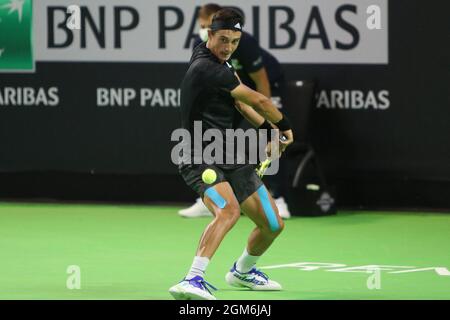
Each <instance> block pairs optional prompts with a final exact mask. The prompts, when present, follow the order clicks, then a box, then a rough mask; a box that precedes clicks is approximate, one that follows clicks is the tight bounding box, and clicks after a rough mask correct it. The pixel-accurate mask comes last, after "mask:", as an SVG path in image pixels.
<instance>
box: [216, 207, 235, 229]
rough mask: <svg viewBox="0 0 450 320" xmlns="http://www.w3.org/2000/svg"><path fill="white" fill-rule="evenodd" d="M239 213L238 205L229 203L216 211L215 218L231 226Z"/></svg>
mask: <svg viewBox="0 0 450 320" xmlns="http://www.w3.org/2000/svg"><path fill="white" fill-rule="evenodd" d="M240 215H241V210H240V208H239V205H236V204H233V203H229V204H227V205H226V206H225V208H223V209H221V210H219V211H218V212H217V213H216V218H217V219H219V220H221V222H223V223H225V224H227V225H229V226H230V227H231V226H233V225H234V224H235V223H236V222H237V221H238V219H239V217H240Z"/></svg>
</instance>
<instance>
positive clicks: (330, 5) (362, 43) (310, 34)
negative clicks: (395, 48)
mask: <svg viewBox="0 0 450 320" xmlns="http://www.w3.org/2000/svg"><path fill="white" fill-rule="evenodd" d="M10 2H12V3H13V4H11V5H10V6H19V3H22V2H23V1H19V0H15V1H6V2H5V3H10ZM28 2H29V1H26V3H28ZM207 2H211V1H209V0H206V1H204V0H200V1H193V0H171V1H165V0H126V1H124V0H38V1H35V3H34V11H35V12H34V20H35V24H34V29H35V30H34V32H35V39H36V49H35V50H36V51H35V53H36V59H37V60H38V61H111V62H113V61H121V62H186V61H188V60H189V57H190V54H191V48H190V46H191V43H192V40H193V38H194V37H195V36H196V34H197V33H198V30H197V28H198V26H197V23H196V15H197V10H198V9H199V7H200V6H201V5H202V4H205V3H207ZM220 4H221V5H223V6H232V7H236V8H238V9H240V10H241V11H242V12H243V13H244V15H245V20H246V23H245V26H244V29H245V30H246V31H247V32H249V33H251V34H253V35H254V36H255V37H256V38H257V39H258V40H259V42H260V44H261V46H262V47H264V48H266V49H268V50H269V51H270V52H271V53H272V54H274V55H275V56H276V57H277V58H278V59H279V60H280V61H281V62H282V63H298V64H305V63H307V64H308V63H332V64H388V62H389V56H388V0H302V1H299V0H279V1H273V0H247V1H240V0H222V1H220ZM28 5H30V4H28ZM68 9H69V13H68ZM24 12H25V11H24ZM6 14H8V11H6ZM15 16H16V18H17V13H16V14H15Z"/></svg>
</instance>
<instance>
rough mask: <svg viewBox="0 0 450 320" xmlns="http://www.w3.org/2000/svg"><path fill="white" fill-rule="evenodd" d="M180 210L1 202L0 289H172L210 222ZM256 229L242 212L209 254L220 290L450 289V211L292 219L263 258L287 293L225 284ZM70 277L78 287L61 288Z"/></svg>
mask: <svg viewBox="0 0 450 320" xmlns="http://www.w3.org/2000/svg"><path fill="white" fill-rule="evenodd" d="M178 209H180V207H175V206H146V205H103V204H54V203H50V204H47V203H11V202H4V203H0V261H1V264H0V299H171V296H170V294H169V293H168V288H169V287H170V286H172V285H173V284H175V283H176V282H178V281H179V280H181V279H182V277H184V275H185V273H186V272H187V270H188V268H189V267H190V264H191V262H192V258H193V255H194V253H195V248H196V245H197V243H198V240H199V237H200V235H201V232H202V231H203V228H204V227H205V226H206V225H207V224H208V222H209V218H199V219H183V218H180V217H179V216H178V215H177V211H178ZM252 228H253V226H252V223H251V221H250V220H249V219H247V218H246V217H242V219H240V220H239V222H238V223H237V225H236V226H235V227H234V228H233V229H232V230H231V232H230V233H229V234H228V236H227V237H226V238H225V240H224V242H223V244H222V245H221V246H220V247H219V250H218V252H217V253H216V255H215V257H214V258H213V259H212V262H211V264H210V266H209V268H208V271H207V274H206V279H207V280H208V281H209V282H211V283H212V284H213V285H215V286H216V287H217V288H218V289H219V291H217V292H216V293H215V295H216V297H217V298H218V299H238V300H240V299H248V300H254V299H258V300H259V299H261V300H265V299H289V300H291V299H300V300H308V299H450V272H449V270H450V254H449V253H450V250H449V246H450V215H448V214H440V213H411V212H401V213H399V212H364V211H363V212H357V211H341V212H340V213H339V214H338V215H337V216H332V217H321V218H304V217H296V218H293V219H290V220H287V222H286V229H285V231H284V233H283V234H282V235H281V236H280V237H279V238H278V240H277V241H276V242H275V244H274V245H273V246H272V247H271V248H270V250H269V251H268V252H267V253H266V255H265V256H263V258H261V260H260V263H259V265H260V266H264V267H268V268H265V269H263V271H264V272H267V274H268V275H269V276H270V277H271V278H273V279H274V280H276V281H279V282H280V283H281V284H282V285H283V286H284V290H283V291H282V292H251V291H248V290H246V289H236V288H233V287H229V286H228V285H227V284H226V283H225V280H224V276H225V273H226V272H227V271H228V269H229V268H230V267H231V265H232V263H233V262H234V260H235V259H236V258H237V257H238V256H239V255H240V254H241V252H242V250H243V248H244V245H245V243H246V238H247V235H248V234H249V232H250V230H251V229H252ZM283 265H289V266H283ZM70 266H76V267H75V269H76V271H73V270H75V269H72V268H73V267H70ZM363 266H366V267H363ZM367 266H373V267H367ZM358 267H359V268H358ZM77 268H78V269H77ZM367 269H370V270H372V271H369V272H367ZM377 270H380V271H377ZM74 277H77V278H76V279H78V280H76V281H78V283H79V284H80V289H76V288H75V289H69V288H68V287H71V285H70V283H72V284H73V283H76V281H75V280H74V279H75V278H74ZM74 281H75V282H74ZM368 284H369V285H368Z"/></svg>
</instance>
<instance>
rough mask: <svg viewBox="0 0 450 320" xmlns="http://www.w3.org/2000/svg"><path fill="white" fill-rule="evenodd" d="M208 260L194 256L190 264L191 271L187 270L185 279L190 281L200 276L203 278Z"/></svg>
mask: <svg viewBox="0 0 450 320" xmlns="http://www.w3.org/2000/svg"><path fill="white" fill-rule="evenodd" d="M208 263H209V258H207V257H199V256H195V257H194V261H193V262H192V266H191V269H190V270H189V272H188V274H187V276H186V279H188V280H189V279H192V278H194V277H195V276H200V277H202V278H203V276H204V275H205V271H206V267H207V266H208Z"/></svg>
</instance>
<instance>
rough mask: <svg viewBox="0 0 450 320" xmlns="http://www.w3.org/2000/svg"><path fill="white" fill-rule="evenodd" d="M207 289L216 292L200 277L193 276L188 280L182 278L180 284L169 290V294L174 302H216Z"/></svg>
mask: <svg viewBox="0 0 450 320" xmlns="http://www.w3.org/2000/svg"><path fill="white" fill-rule="evenodd" d="M208 287H210V288H211V289H213V290H217V289H216V288H215V287H214V286H212V285H211V284H209V283H208V282H206V281H205V280H204V279H203V278H202V277H200V276H195V277H194V278H192V279H190V280H186V278H184V279H183V280H181V282H180V283H178V284H176V285H174V286H173V287H172V288H170V289H169V292H170V294H171V295H172V296H173V297H174V298H175V300H217V298H216V297H214V296H213V295H212V294H211V291H209V289H208Z"/></svg>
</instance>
